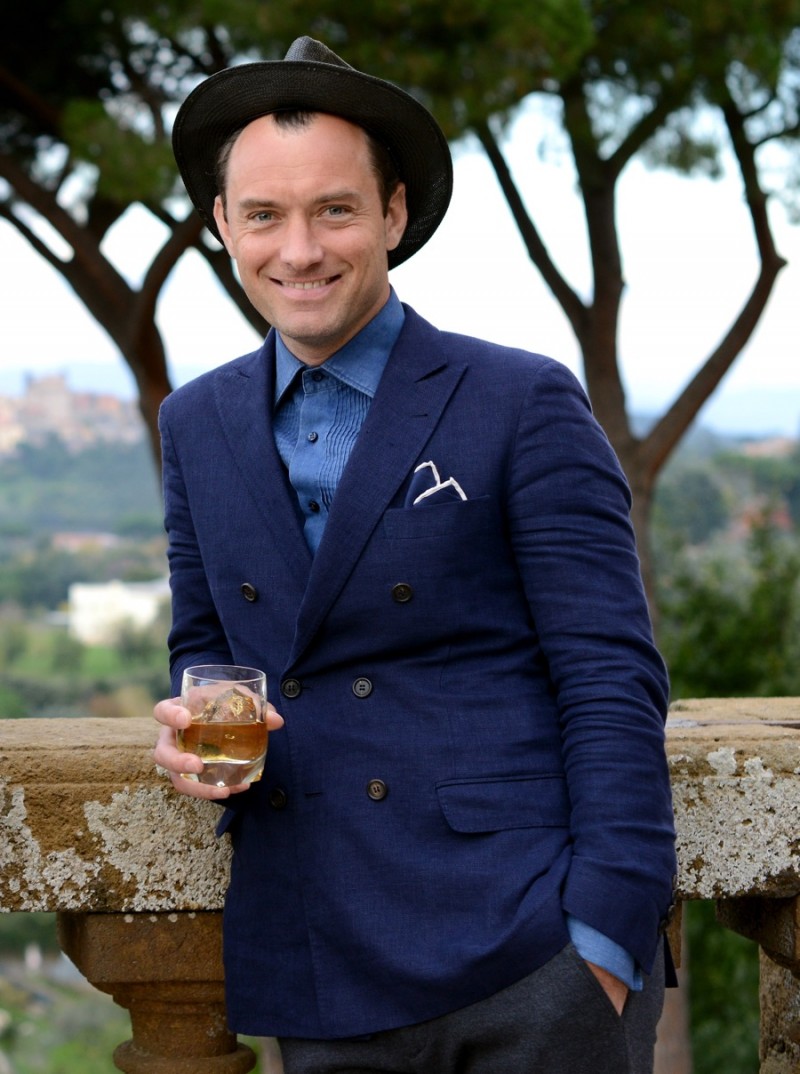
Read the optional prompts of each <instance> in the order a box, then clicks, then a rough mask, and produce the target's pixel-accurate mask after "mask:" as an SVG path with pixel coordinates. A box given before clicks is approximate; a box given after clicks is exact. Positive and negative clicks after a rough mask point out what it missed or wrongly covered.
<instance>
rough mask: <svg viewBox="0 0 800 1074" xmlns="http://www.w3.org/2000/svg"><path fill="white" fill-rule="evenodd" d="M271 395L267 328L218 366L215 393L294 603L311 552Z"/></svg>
mask: <svg viewBox="0 0 800 1074" xmlns="http://www.w3.org/2000/svg"><path fill="white" fill-rule="evenodd" d="M274 395H275V343H274V336H273V333H272V332H270V334H269V336H267V339H266V342H265V343H264V345H263V347H262V348H261V349H260V350H259V351H256V352H255V353H254V354H249V355H246V356H245V357H244V358H241V359H239V360H238V361H237V362H232V363H230V364H229V365H227V366H223V367H222V368H221V369H220V370H219V379H218V381H217V384H216V387H215V398H216V404H217V411H218V415H219V420H220V423H221V425H222V429H223V432H224V435H225V439H226V440H227V442H228V446H229V448H230V452H231V456H232V457H233V459H234V461H235V463H236V466H237V467H238V469H239V472H240V473H241V475H242V479H243V481H244V483H245V485H246V486H247V488H248V489H249V491H250V493H251V495H252V497H253V500H254V502H255V504H256V506H257V508H258V511H259V512H260V514H261V516H262V517H263V520H264V521H265V522H266V526H267V532H268V536H267V542H266V543H267V544H268V545H269V548H270V552H271V553H272V554H275V555H281V556H282V557H283V558H284V560H285V561H286V566H287V568H288V578H290V579H291V581H292V583H293V587H294V589H295V599H296V600H297V603H298V604H299V602H300V600H301V599H302V594H303V593H304V591H305V588H306V585H307V582H308V575H309V571H310V570H311V561H312V557H311V553H310V551H309V549H308V545H307V544H306V541H305V537H304V536H303V528H302V522H301V520H300V516H299V512H298V510H297V508H296V506H295V505H296V497H295V494H294V491H293V490H292V488H291V485H290V484H289V481H288V478H287V476H286V471H285V468H284V465H283V463H282V461H281V457H280V455H279V454H278V449H277V447H276V446H275V437H274V435H273V433H272V407H273V399H274ZM265 430H266V435H265ZM287 580H288V579H287Z"/></svg>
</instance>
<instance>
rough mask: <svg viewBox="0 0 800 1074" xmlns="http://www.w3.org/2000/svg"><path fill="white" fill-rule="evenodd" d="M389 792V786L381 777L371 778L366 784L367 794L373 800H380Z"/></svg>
mask: <svg viewBox="0 0 800 1074" xmlns="http://www.w3.org/2000/svg"><path fill="white" fill-rule="evenodd" d="M388 793H389V788H388V787H387V786H386V784H385V783H384V782H383V780H382V779H371V780H370V781H369V783H368V784H367V794H368V795H369V796H370V798H371V799H372V801H373V802H380V801H381V799H383V798H385V797H386V795H387V794H388Z"/></svg>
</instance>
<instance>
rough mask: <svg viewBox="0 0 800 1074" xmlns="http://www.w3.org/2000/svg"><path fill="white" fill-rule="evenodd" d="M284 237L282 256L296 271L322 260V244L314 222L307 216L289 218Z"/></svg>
mask: <svg viewBox="0 0 800 1074" xmlns="http://www.w3.org/2000/svg"><path fill="white" fill-rule="evenodd" d="M282 238H283V243H282V246H281V258H282V259H283V261H284V263H285V264H286V265H288V266H289V267H290V268H292V269H294V271H295V272H301V271H303V270H305V269H308V268H309V267H310V266H311V265H316V264H318V263H319V262H320V261H321V260H322V257H323V250H322V246H321V244H320V242H319V239H318V238H317V236H316V235H315V233H314V228H313V226H312V222H311V221H310V220H307V219H306V218H305V217H293V218H292V219H291V220H288V221H287V222H286V226H285V228H284V230H283V236H282Z"/></svg>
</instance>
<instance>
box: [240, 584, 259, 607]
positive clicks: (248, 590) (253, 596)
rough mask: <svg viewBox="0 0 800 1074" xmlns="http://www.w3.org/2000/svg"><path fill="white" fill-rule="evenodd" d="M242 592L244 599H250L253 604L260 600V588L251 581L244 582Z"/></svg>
mask: <svg viewBox="0 0 800 1074" xmlns="http://www.w3.org/2000/svg"><path fill="white" fill-rule="evenodd" d="M241 592H242V596H243V597H244V599H245V600H249V601H250V603H251V604H252V603H253V601H254V600H258V590H257V589H256V587H255V586H254V585H251V584H250V583H249V582H242V586H241Z"/></svg>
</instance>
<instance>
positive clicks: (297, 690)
mask: <svg viewBox="0 0 800 1074" xmlns="http://www.w3.org/2000/svg"><path fill="white" fill-rule="evenodd" d="M302 692H303V687H302V684H301V683H300V681H299V680H298V679H284V680H283V682H282V683H281V693H282V694H283V696H284V697H288V698H289V700H290V701H291V700H293V699H294V698H295V697H299V696H300V694H301V693H302Z"/></svg>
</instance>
